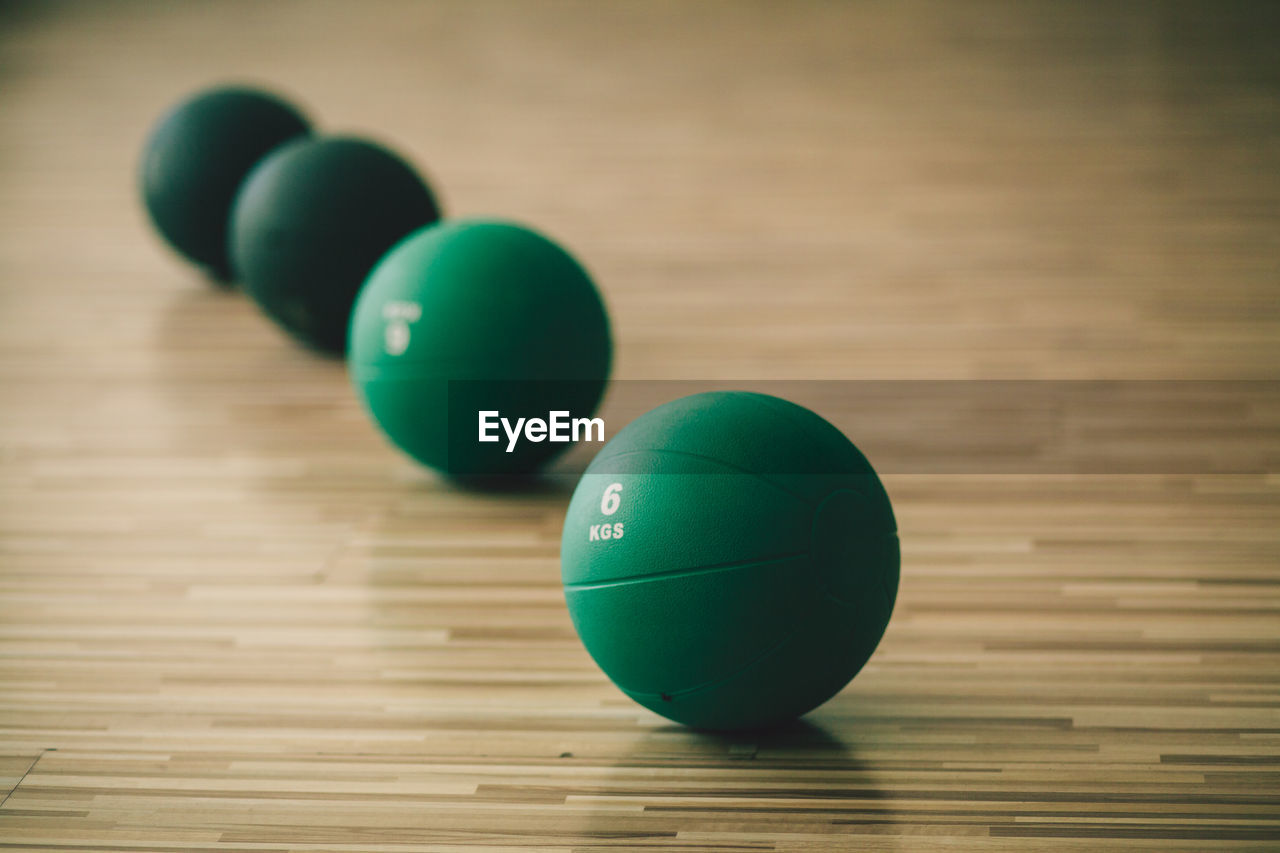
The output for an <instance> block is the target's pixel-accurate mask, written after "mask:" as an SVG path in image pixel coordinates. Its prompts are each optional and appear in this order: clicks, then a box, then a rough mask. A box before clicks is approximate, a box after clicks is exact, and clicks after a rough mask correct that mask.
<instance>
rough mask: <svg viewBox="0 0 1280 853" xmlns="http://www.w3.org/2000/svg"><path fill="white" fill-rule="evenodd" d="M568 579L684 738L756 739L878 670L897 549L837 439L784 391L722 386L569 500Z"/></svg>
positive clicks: (867, 472) (651, 428) (606, 644)
mask: <svg viewBox="0 0 1280 853" xmlns="http://www.w3.org/2000/svg"><path fill="white" fill-rule="evenodd" d="M606 525H607V526H608V527H609V531H608V536H607V537H606V536H604V535H603V533H604V527H605V526H606ZM619 525H621V531H619V530H618V527H619ZM619 532H620V533H621V536H619ZM561 568H562V578H563V581H564V585H565V598H566V601H567V603H568V606H569V613H570V615H571V617H572V618H573V623H574V627H575V628H576V629H577V631H578V634H579V636H580V637H581V638H582V641H583V643H584V644H585V645H586V647H587V651H588V652H590V654H591V656H592V657H593V658H594V659H595V660H596V662H597V663H598V664H599V665H600V667H601V669H603V670H604V671H605V673H606V674H607V675H608V676H609V677H610V678H611V679H613V681H614V683H615V684H617V685H618V686H619V687H620V688H622V690H623V691H624V692H626V693H627V694H628V695H629V696H631V697H632V698H633V699H635V700H636V701H637V702H639V703H640V704H642V705H644V706H645V707H647V708H650V709H652V710H654V711H656V712H658V713H659V714H662V715H664V716H666V717H669V718H670V719H673V720H676V721H677V722H681V723H685V724H687V725H690V726H694V727H698V728H708V729H744V728H756V727H761V726H768V725H772V724H776V723H780V722H783V721H786V720H789V719H792V718H794V717H798V716H800V715H801V714H804V713H805V712H807V711H809V710H811V709H813V708H814V707H816V706H818V705H820V704H821V703H822V702H825V701H826V700H827V699H829V698H830V697H831V696H833V695H835V693H837V692H838V691H839V690H840V689H841V688H842V687H843V686H844V685H845V684H847V683H848V682H849V680H850V679H852V678H853V676H854V675H856V674H857V672H858V670H860V669H861V668H862V666H863V664H864V663H866V661H867V659H868V658H869V657H870V656H871V653H872V651H874V650H875V647H876V644H877V643H879V641H880V637H881V635H882V634H883V633H884V629H885V627H886V626H887V625H888V622H889V615H890V613H891V612H892V609H893V603H894V600H895V598H896V595H897V584H898V570H899V554H898V538H897V532H896V525H895V522H894V518H893V510H892V508H891V506H890V503H889V498H888V495H887V494H886V493H885V491H884V487H883V486H882V485H881V483H880V480H879V478H878V477H877V476H876V474H875V472H874V470H873V469H872V468H871V465H870V464H869V463H868V462H867V460H866V459H865V458H864V457H863V456H862V454H861V453H860V452H859V451H858V450H857V448H855V447H854V446H853V445H852V444H851V443H850V442H849V441H848V439H846V438H845V437H844V436H843V435H842V434H841V433H840V431H839V430H837V429H836V428H835V427H833V426H831V425H830V424H829V423H827V422H826V421H824V420H823V419H822V418H820V417H818V416H817V415H816V414H814V413H813V412H810V411H809V410H807V409H804V408H802V407H800V406H796V405H794V404H792V403H788V402H786V401H784V400H780V399H778V398H775V397H769V396H765V395H761V394H751V393H746V392H734V391H727V392H713V393H708V394H697V395H694V396H691V397H685V398H682V399H679V400H676V401H674V402H671V403H667V404H666V405H663V406H660V407H658V408H657V409H654V410H653V411H651V412H649V413H647V414H645V415H644V416H642V417H640V418H638V419H637V420H636V421H634V422H632V423H631V424H629V425H628V426H627V427H625V428H624V429H623V430H622V431H621V432H619V433H618V435H617V436H616V437H615V438H614V439H613V440H612V441H610V442H609V443H608V444H607V445H606V446H605V448H604V449H603V450H602V451H601V452H600V454H599V455H598V456H597V457H596V459H595V460H594V461H593V462H592V464H591V466H590V467H589V468H588V469H587V472H586V473H585V474H584V475H583V477H582V480H581V482H580V483H579V484H578V487H577V490H576V491H575V492H574V495H573V499H572V501H571V502H570V505H569V511H568V514H567V517H566V519H565V526H564V535H563V539H562V542H561Z"/></svg>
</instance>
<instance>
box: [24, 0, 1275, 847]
mask: <svg viewBox="0 0 1280 853" xmlns="http://www.w3.org/2000/svg"><path fill="white" fill-rule="evenodd" d="M1278 34H1280V33H1278V27H1277V15H1276V12H1275V7H1274V6H1272V5H1268V4H1262V3H1257V4H1251V3H1229V4H1216V3H1215V4H1181V3H1126V4H1106V3H1071V4H1052V3H1022V4H1003V3H976V4H947V3H941V2H908V3H880V4H858V5H855V4H842V3H816V2H811V3H795V4H792V3H788V4H780V3H777V4H775V3H766V2H756V3H720V2H714V3H698V4H675V3H644V2H630V3H617V4H614V3H610V4H596V3H587V2H555V3H550V2H538V3H521V4H515V3H511V4H506V3H496V2H488V0H486V1H485V2H468V3H461V2H459V3H443V4H429V5H428V4H412V5H407V4H406V5H401V4H381V3H378V4H367V3H362V4H358V5H357V4H338V3H305V4H296V3H287V4H286V3H280V4H256V3H217V4H212V3H210V4H145V3H40V4H36V3H28V4H22V3H18V4H12V3H11V4H7V5H5V6H3V7H0V791H2V792H3V793H4V794H6V795H7V796H0V799H2V800H3V802H2V803H0V849H21V850H46V851H47V850H133V851H138V850H142V851H170V850H173V851H231V850H246V851H247V850H253V851H311V853H314V851H337V850H342V851H411V850H435V851H461V850H468V851H470V850H515V849H528V848H537V849H542V850H547V851H569V850H599V849H604V848H608V849H618V850H624V849H628V850H629V849H636V850H648V849H658V850H671V851H739V850H741V851H748V850H751V851H754V850H765V851H773V850H777V851H786V850H791V851H799V850H821V849H850V850H852V849H858V850H895V851H896V850H902V851H906V850H928V851H976V850H1007V851H1040V850H1091V851H1092V850H1115V849H1143V850H1161V851H1165V850H1186V851H1201V850H1218V849H1228V848H1229V849H1234V850H1258V851H1261V850H1274V849H1276V848H1277V845H1280V819H1278V816H1280V499H1278V498H1280V476H1278V475H1277V473H1276V472H1275V471H1274V469H1269V470H1268V471H1261V472H1255V473H1242V474H1230V475H1212V474H1208V473H1205V474H1201V473H1195V472H1180V473H1159V472H1158V471H1154V470H1152V471H1147V472H1145V473H1138V474H1131V475H1124V476H1120V475H1109V474H1057V475H1051V474H1048V473H1042V474H1036V473H1031V472H1028V473H1023V474H1003V475H1000V476H996V475H993V474H983V473H981V472H980V471H978V472H964V473H958V474H940V473H927V472H926V473H912V472H903V473H891V474H890V475H889V476H887V477H886V483H887V486H888V488H889V491H890V493H891V495H892V497H893V500H894V503H895V508H896V510H897V512H898V516H899V521H900V525H901V529H902V542H903V558H904V574H903V582H902V587H901V594H900V598H899V605H898V609H897V612H896V614H895V616H894V619H893V622H892V624H891V625H890V628H889V631H888V634H887V636H886V637H885V639H884V642H883V644H882V645H881V648H880V649H879V651H878V652H877V654H876V655H875V657H874V658H873V659H872V661H871V663H870V665H869V666H868V667H867V668H866V670H865V671H864V672H863V673H862V674H861V675H859V676H858V678H857V679H856V680H855V681H854V682H853V684H851V685H850V687H849V688H847V689H846V690H845V691H844V692H842V693H841V694H840V695H839V696H838V697H836V698H835V699H834V700H832V701H831V702H830V703H828V704H827V705H826V706H824V707H823V708H821V709H819V710H818V711H816V712H815V713H813V714H811V715H809V716H808V717H807V718H806V719H805V720H804V721H803V722H802V723H799V724H797V725H795V726H793V727H790V728H788V729H785V730H783V731H779V732H774V733H769V734H762V735H752V736H736V737H716V736H711V735H706V734H699V733H695V732H691V731H687V730H684V729H682V728H679V727H677V726H674V725H669V724H667V723H665V721H663V720H662V719H660V718H658V717H655V716H653V715H651V714H649V713H648V712H646V711H644V710H643V709H640V708H639V707H637V706H635V705H634V704H632V703H631V702H629V701H628V700H627V699H626V698H625V697H623V696H622V695H621V694H620V693H619V692H618V691H617V690H616V689H615V688H613V687H612V686H611V685H610V684H609V683H608V681H607V680H606V679H605V678H604V676H603V675H602V674H601V673H600V672H599V671H598V670H597V669H596V667H595V666H594V665H593V663H592V662H591V660H590V659H589V658H588V657H587V655H586V653H585V652H584V651H583V649H582V647H581V645H580V644H579V642H578V641H577V638H576V637H575V635H574V633H573V630H572V627H571V625H570V623H569V620H568V617H567V615H566V612H565V608H564V605H563V600H562V597H561V593H560V590H559V584H558V539H559V532H560V523H561V520H562V516H563V511H564V506H565V503H566V500H567V497H568V493H569V490H570V489H571V487H572V482H571V481H570V480H568V479H567V478H552V479H551V480H549V481H548V482H547V483H545V484H544V485H543V486H541V487H539V488H536V489H530V490H526V491H516V492H509V493H498V494H481V493H474V492H467V491H463V490H459V489H457V488H454V487H451V486H449V485H448V484H445V483H443V482H441V481H438V480H436V479H434V478H433V477H432V476H431V475H429V474H427V473H425V472H423V471H421V470H418V469H416V468H414V467H413V466H412V465H411V464H410V463H409V462H407V461H406V460H404V459H403V458H401V457H399V456H398V455H397V454H396V453H395V452H393V451H392V450H391V449H389V448H388V447H387V446H385V445H384V443H383V442H382V441H381V439H380V438H379V437H378V435H377V434H376V433H375V431H374V429H373V428H372V427H371V426H370V425H369V424H368V423H367V421H366V420H365V418H364V416H363V415H362V413H361V412H360V410H359V408H358V405H357V403H356V401H355V400H354V398H353V395H352V394H351V392H350V390H349V388H348V386H347V381H346V376H345V374H344V370H343V368H342V366H341V365H340V364H338V363H334V362H330V361H324V360H320V359H317V358H315V357H313V356H310V355H308V354H306V353H304V352H301V351H299V350H297V349H295V348H294V347H293V346H291V345H290V344H289V343H288V342H286V341H285V340H283V339H282V337H281V336H280V334H278V333H277V332H276V330H275V329H273V328H272V327H270V326H269V324H267V323H266V322H265V321H264V320H263V319H262V318H261V317H260V316H259V315H258V313H257V312H256V311H255V309H254V308H253V306H252V305H251V304H249V303H248V302H247V301H246V300H245V299H244V298H242V296H240V295H239V294H237V293H235V292H226V291H219V290H217V289H214V288H212V287H210V286H208V285H207V284H206V283H204V282H202V281H201V280H200V279H199V277H198V276H197V275H196V274H195V273H193V272H190V271H188V270H187V269H185V268H184V267H183V266H182V265H181V264H180V263H179V262H178V261H177V260H175V259H174V258H173V257H172V256H171V255H169V254H167V252H166V251H165V250H164V249H163V247H161V246H160V245H159V243H158V240H157V239H156V238H155V237H154V236H153V235H151V234H150V232H149V229H148V227H147V225H146V223H145V221H144V219H143V216H142V213H141V211H140V209H139V205H138V202H137V198H136V192H135V188H134V180H135V163H136V157H137V156H138V153H139V151H140V150H141V141H142V139H143V137H144V135H145V133H146V130H147V128H148V126H149V125H150V123H151V122H152V121H154V119H155V118H156V116H157V115H158V114H159V113H160V112H161V111H162V110H163V109H164V108H165V107H166V106H167V105H168V104H169V103H171V102H172V101H174V100H175V99H176V98H177V97H179V96H180V95H181V94H182V93H184V92H186V91H188V90H190V89H193V88H195V87H198V86H201V85H205V84H207V83H210V82H213V81H216V80H219V79H223V78H226V77H232V78H236V79H251V80H263V81H268V82H270V83H272V84H273V85H275V86H277V87H279V88H281V89H283V90H284V91H286V92H289V93H293V94H295V95H298V96H300V97H301V99H302V100H303V102H304V103H305V104H306V105H307V107H308V108H309V109H310V110H312V112H313V113H314V114H315V115H316V117H317V118H318V119H319V120H320V121H321V122H322V123H323V124H324V126H326V127H329V128H333V129H341V130H358V131H362V132H369V133H371V134H373V135H374V136H376V137H377V138H380V139H382V140H384V141H386V142H388V143H390V144H392V145H394V146H395V147H397V148H399V149H400V150H402V151H404V152H405V153H406V154H407V155H408V156H410V157H411V158H412V159H414V160H415V161H416V162H418V163H420V164H422V165H423V166H424V167H425V169H426V170H427V172H428V173H429V174H430V175H431V176H432V178H433V180H434V181H435V182H436V184H437V185H438V186H439V188H440V189H441V194H442V196H443V198H444V200H445V203H446V205H447V206H448V209H449V211H450V213H451V214H454V215H470V214H482V213H483V214H500V215H503V216H508V217H514V218H518V219H523V220H526V221H529V222H532V223H535V224H537V225H538V226H539V227H541V228H543V229H544V230H546V231H548V232H549V233H551V234H554V235H555V236H557V237H558V238H560V239H561V240H563V241H564V242H565V243H567V244H568V245H570V246H572V247H573V248H574V249H575V250H576V251H577V252H578V253H579V254H580V255H581V256H582V257H583V258H584V260H585V261H586V263H587V265H588V266H589V267H590V268H591V269H592V271H593V273H594V274H595V276H596V277H597V279H598V280H599V281H600V282H601V285H602V287H603V289H604V291H605V294H606V297H607V299H608V302H609V305H610V309H611V312H612V315H613V318H614V322H615V332H616V337H617V341H618V363H617V375H618V376H619V377H620V378H622V379H649V380H651V379H691V380H711V381H723V382H726V383H728V382H732V381H746V380H760V381H763V380H786V379H1027V380H1051V379H1200V380H1220V379H1269V380H1275V379H1277V378H1280V377H1278V375H1277V370H1276V365H1277V363H1278V362H1280V300H1278V299H1277V296H1278V295H1280V294H1278V287H1277V286H1278V285H1280V244H1278V243H1277V235H1278V234H1280V63H1278V62H1277V59H1276V52H1275V44H1276V43H1277V41H1278V39H1277V35H1278ZM1273 414H1274V412H1273ZM1271 423H1272V425H1273V426H1274V421H1272V422H1271ZM993 429H995V430H996V432H995V434H997V435H1000V434H1006V433H1001V432H1000V431H999V428H998V427H995V428H993ZM853 437H854V439H855V440H857V436H856V435H855V436H853ZM1121 452H1123V449H1121ZM873 461H875V460H874V459H873Z"/></svg>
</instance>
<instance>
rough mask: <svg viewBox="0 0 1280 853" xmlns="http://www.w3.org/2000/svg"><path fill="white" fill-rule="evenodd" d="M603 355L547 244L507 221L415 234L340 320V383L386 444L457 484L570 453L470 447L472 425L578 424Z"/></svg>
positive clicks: (583, 278)
mask: <svg viewBox="0 0 1280 853" xmlns="http://www.w3.org/2000/svg"><path fill="white" fill-rule="evenodd" d="M611 351H612V345H611V341H610V335H609V319H608V316H607V314H606V313H605V308H604V303H603V302H602V301H601V299H600V294H599V293H598V292H597V291H596V288H595V285H594V284H593V283H592V281H591V278H590V277H589V276H588V275H587V273H586V271H584V270H583V268H582V267H581V266H580V265H579V264H578V262H577V261H576V260H574V258H573V257H572V256H571V255H570V254H569V253H568V252H567V251H565V250H564V249H562V248H561V247H560V246H559V245H557V244H556V243H554V242H552V241H551V240H549V239H547V238H546V237H543V236H542V235H541V234H538V233H536V232H534V231H531V230H529V229H527V228H523V227H521V226H519V225H514V224H510V223H506V222H491V221H459V222H446V223H442V224H439V225H433V226H431V227H429V228H424V229H422V230H421V231H419V232H418V233H416V234H414V235H413V236H411V237H409V238H408V239H406V240H405V241H404V242H402V243H401V244H400V245H399V246H397V247H396V248H395V249H393V250H392V251H391V252H390V253H389V254H388V255H387V256H386V257H385V258H383V260H382V261H381V262H380V263H379V264H378V266H377V268H376V269H374V271H373V273H372V274H371V275H370V276H369V280H368V282H367V283H366V284H365V286H364V289H363V290H362V291H361V292H360V298H359V301H358V302H357V304H356V309H355V312H354V314H353V316H352V330H351V345H350V350H349V353H348V363H349V365H350V369H351V378H352V382H353V383H354V384H355V387H356V391H357V393H358V394H359V395H360V397H361V399H362V400H363V401H364V404H365V406H366V408H367V409H368V410H369V412H370V413H371V414H372V415H373V418H374V420H375V421H376V422H377V423H378V425H379V426H380V427H381V428H382V430H383V432H385V433H386V435H387V437H388V438H390V439H391V441H392V442H393V443H394V444H396V445H397V446H398V447H400V448H401V449H402V450H404V451H405V452H407V453H408V454H410V455H411V456H413V457H414V458H415V459H417V460H418V461H419V462H421V463H422V464H424V465H428V466H430V467H432V468H435V469H436V470H438V471H441V472H443V473H446V474H449V475H451V476H454V477H458V478H463V479H466V478H468V477H473V476H484V475H511V474H524V473H528V472H531V471H533V470H535V469H537V468H538V467H540V466H542V465H544V464H546V463H547V462H548V461H549V460H550V459H551V458H552V457H554V456H555V455H556V454H557V453H559V452H561V451H563V450H565V449H566V448H567V446H568V445H566V444H563V443H554V442H552V441H549V440H546V441H540V442H533V441H522V442H520V443H519V444H518V445H517V446H516V447H515V448H514V450H513V451H512V452H507V450H506V446H507V442H506V441H505V439H504V440H502V441H498V442H495V443H480V442H479V441H478V424H477V420H478V413H479V412H480V411H497V412H501V414H502V416H503V417H506V418H509V419H510V421H511V422H512V423H515V422H516V420H517V419H518V418H542V419H545V418H547V416H548V414H549V413H550V412H553V411H565V412H569V413H571V414H572V416H573V417H582V418H587V417H589V416H590V415H591V414H592V413H593V412H594V411H595V408H596V406H597V405H599V402H600V398H601V397H602V396H603V394H604V388H605V383H606V382H607V380H608V376H609V363H610V356H611Z"/></svg>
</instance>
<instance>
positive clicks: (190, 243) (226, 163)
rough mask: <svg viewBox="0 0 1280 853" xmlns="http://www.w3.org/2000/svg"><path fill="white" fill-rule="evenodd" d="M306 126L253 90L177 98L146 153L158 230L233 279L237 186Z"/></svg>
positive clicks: (144, 170)
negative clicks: (231, 230) (230, 249)
mask: <svg viewBox="0 0 1280 853" xmlns="http://www.w3.org/2000/svg"><path fill="white" fill-rule="evenodd" d="M309 132H310V126H309V125H308V124H307V120H306V119H305V118H303V117H302V116H301V115H300V114H299V113H298V111H297V110H296V109H294V108H293V107H292V106H290V105H289V104H287V103H285V102H284V101H283V100H281V99H279V98H277V97H275V96H274V95H270V94H268V93H266V92H260V91H258V90H256V89H247V88H243V87H237V86H228V87H222V88H217V89H209V90H207V91H204V92H199V93H197V94H196V95H193V96H192V97H190V98H188V99H187V100H185V101H183V102H182V103H180V104H178V105H177V106H175V107H174V108H173V109H172V110H170V111H169V112H168V113H166V114H165V115H164V117H163V118H161V119H160V121H159V122H158V123H157V124H156V126H155V128H154V129H153V130H152V131H151V135H150V137H148V139H147V143H146V147H145V149H144V150H143V153H142V164H141V168H140V171H139V178H140V183H141V186H142V199H143V203H144V204H145V205H146V208H147V213H148V214H150V216H151V221H152V223H153V224H154V225H155V226H156V230H158V231H159V232H160V234H161V236H163V237H164V238H165V240H167V241H168V242H169V244H170V245H172V246H173V247H174V248H175V249H177V250H178V252H180V253H181V254H182V255H184V256H185V257H186V258H187V259H188V260H190V261H192V262H194V263H196V264H199V265H200V266H203V267H206V268H208V270H209V272H210V273H211V274H212V275H214V276H215V277H217V278H220V279H224V280H225V279H228V278H230V276H231V264H230V261H229V260H228V257H227V220H228V218H229V217H230V215H231V202H232V199H234V198H235V195H236V191H237V190H239V189H240V185H241V183H243V181H244V179H245V176H246V175H248V174H249V172H250V170H251V169H252V168H253V167H254V166H255V165H256V164H257V163H258V161H260V160H261V159H262V158H263V157H264V156H266V155H267V153H268V152H270V151H271V150H272V149H274V148H276V147H277V146H279V145H281V144H282V143H284V142H286V141H288V140H290V139H293V138H295V137H298V136H304V135H306V134H308V133H309Z"/></svg>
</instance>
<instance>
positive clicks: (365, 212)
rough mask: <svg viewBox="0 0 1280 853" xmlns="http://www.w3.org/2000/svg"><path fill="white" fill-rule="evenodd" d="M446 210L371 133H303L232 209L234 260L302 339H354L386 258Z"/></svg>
mask: <svg viewBox="0 0 1280 853" xmlns="http://www.w3.org/2000/svg"><path fill="white" fill-rule="evenodd" d="M439 218H440V211H439V208H438V207H437V205H436V201H435V198H434V196H433V195H432V193H431V190H430V189H429V188H428V187H427V185H426V184H425V183H424V182H423V180H422V179H421V178H420V177H418V174H417V173H416V172H415V171H414V170H413V169H412V168H411V167H410V166H409V165H408V164H406V163H405V162H404V161H403V160H401V159H400V158H399V157H397V156H396V155H395V154H393V153H391V152H390V151H388V150H386V149H385V148H382V147H381V146H378V145H375V144H373V143H372V142H367V141H365V140H362V139H355V138H348V137H329V138H321V139H303V140H298V141H296V142H292V143H290V144H288V145H285V146H283V147H281V148H279V149H277V150H276V151H274V152H272V153H271V154H270V155H268V156H267V158H266V159H264V160H263V161H262V162H261V163H259V164H258V166H257V167H256V168H255V169H254V170H253V171H252V172H251V173H250V174H249V177H248V178H247V179H246V180H245V182H244V186H243V187H241V189H240V194H239V195H238V196H237V197H236V201H235V205H234V207H233V209H232V213H231V262H232V267H233V269H234V270H235V272H236V275H237V276H238V277H239V278H240V280H241V281H242V282H243V284H244V288H245V290H246V291H248V293H249V294H250V295H251V296H252V297H253V298H254V300H255V301H256V302H257V303H258V304H259V305H260V306H261V307H262V309H263V310H264V311H266V313H267V314H268V315H269V316H270V317H271V318H272V319H273V320H275V321H276V322H277V323H279V324H280V325H281V326H282V327H284V328H285V329H286V330H287V331H288V332H289V333H290V334H292V335H293V336H294V337H295V338H297V339H298V340H300V341H302V342H303V343H305V344H308V345H309V346H312V347H314V348H316V349H318V350H322V351H324V352H328V353H334V354H341V353H342V352H344V350H345V348H346V342H347V328H348V326H349V322H350V318H351V306H352V304H353V303H354V302H355V298H356V293H357V292H358V291H359V290H360V285H361V284H362V283H363V282H364V280H365V277H366V276H368V274H369V270H370V269H372V268H373V265H374V264H375V263H377V261H378V259H379V258H381V257H382V255H383V254H385V253H386V251H387V250H388V249H390V248H391V246H392V245H393V244H395V243H396V242H397V241H398V240H400V239H401V238H402V237H404V236H405V235H406V234H408V233H409V232H411V231H413V230H414V229H416V228H419V227H421V226H423V225H426V224H428V223H431V222H435V221H436V220H437V219H439Z"/></svg>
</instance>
